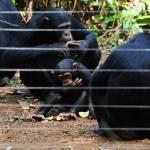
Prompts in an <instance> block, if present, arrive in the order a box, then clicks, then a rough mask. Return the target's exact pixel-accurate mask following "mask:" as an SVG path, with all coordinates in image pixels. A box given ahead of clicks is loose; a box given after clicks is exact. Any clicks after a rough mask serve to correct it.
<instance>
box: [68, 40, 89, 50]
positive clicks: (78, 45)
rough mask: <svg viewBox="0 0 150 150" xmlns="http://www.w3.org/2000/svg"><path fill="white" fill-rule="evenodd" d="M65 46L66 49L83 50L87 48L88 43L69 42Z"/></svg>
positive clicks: (84, 41)
mask: <svg viewBox="0 0 150 150" xmlns="http://www.w3.org/2000/svg"><path fill="white" fill-rule="evenodd" d="M66 46H67V47H68V48H75V49H84V48H88V42H87V41H86V40H80V41H69V42H67V43H66Z"/></svg>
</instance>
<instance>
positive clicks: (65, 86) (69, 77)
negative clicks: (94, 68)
mask: <svg viewBox="0 0 150 150" xmlns="http://www.w3.org/2000/svg"><path fill="white" fill-rule="evenodd" d="M52 57H53V58H54V59H55V55H52ZM56 59H57V56H56ZM45 61H46V60H45ZM45 61H44V62H42V61H41V60H38V61H37V62H35V63H34V65H33V63H31V62H29V63H28V64H26V65H25V66H24V68H26V67H27V68H33V67H34V68H40V67H41V65H42V68H43V66H45V68H46V65H47V67H48V64H49V67H48V68H51V63H49V62H51V61H50V59H49V60H47V63H46V62H45ZM44 63H45V64H44ZM38 65H40V66H38ZM53 68H54V67H53ZM55 69H56V70H55ZM20 76H21V80H22V82H23V83H24V84H25V86H27V88H30V87H34V88H35V89H34V88H33V89H32V88H31V89H29V90H30V91H31V93H32V94H33V96H35V97H36V98H39V99H41V100H42V101H43V105H55V104H60V105H62V104H63V105H66V107H64V109H65V110H64V111H66V112H73V113H75V112H78V111H84V110H87V109H88V97H89V95H88V94H89V92H88V90H87V89H86V88H85V89H84V87H87V86H88V84H89V81H90V78H91V73H90V71H89V70H88V69H87V68H86V67H85V66H84V65H83V64H81V63H77V62H76V61H75V60H73V59H69V58H66V59H62V60H60V61H59V62H58V63H57V64H56V65H55V68H54V72H50V71H49V72H48V71H44V72H41V71H39V72H35V71H34V70H33V71H31V72H21V75H20ZM38 87H39V89H36V88H38ZM45 88H48V89H45ZM71 88H72V89H71ZM73 88H74V89H73ZM58 97H61V98H60V99H59V98H58ZM67 105H72V106H70V107H67ZM77 105H80V106H81V107H79V106H77ZM82 105H86V106H83V107H82ZM50 108H51V107H50V106H41V107H40V108H39V109H38V110H37V111H36V112H35V114H34V115H33V116H32V118H34V119H37V120H41V119H42V118H43V117H44V116H45V115H46V114H47V112H48V111H49V110H50Z"/></svg>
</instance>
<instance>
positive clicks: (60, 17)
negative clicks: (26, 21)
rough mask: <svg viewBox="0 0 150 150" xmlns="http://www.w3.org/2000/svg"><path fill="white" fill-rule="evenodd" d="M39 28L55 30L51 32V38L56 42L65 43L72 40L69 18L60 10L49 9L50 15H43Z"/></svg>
mask: <svg viewBox="0 0 150 150" xmlns="http://www.w3.org/2000/svg"><path fill="white" fill-rule="evenodd" d="M39 26H40V28H46V29H55V30H54V31H51V38H53V39H54V40H55V42H56V40H57V41H59V42H63V43H66V42H68V41H71V40H72V39H73V37H72V34H71V32H70V29H71V19H70V16H69V15H68V14H67V13H66V12H65V11H64V10H62V9H58V8H56V9H54V10H53V9H50V13H46V14H43V15H42V17H41V20H40V24H39Z"/></svg>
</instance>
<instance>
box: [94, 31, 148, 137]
mask: <svg viewBox="0 0 150 150" xmlns="http://www.w3.org/2000/svg"><path fill="white" fill-rule="evenodd" d="M149 69H150V34H149V33H140V34H137V35H136V36H135V37H133V38H132V39H131V40H129V41H128V42H127V43H125V44H123V45H121V46H119V47H118V48H117V49H116V50H114V51H113V52H112V54H111V55H110V56H109V57H108V59H107V60H106V62H105V63H104V65H103V66H102V68H101V69H99V70H98V71H96V72H95V73H94V74H93V77H92V84H91V86H92V87H93V90H92V102H93V107H94V112H95V116H96V119H97V121H98V123H99V126H100V128H102V129H100V130H101V131H103V132H104V133H105V134H107V135H108V136H111V137H117V136H118V137H120V138H124V139H132V138H139V137H143V136H149V135H150V131H149V128H150V121H149V116H150V100H149V98H150V70H149ZM105 128H106V130H105ZM108 128H109V129H110V130H107V129H108ZM113 133H115V134H113Z"/></svg>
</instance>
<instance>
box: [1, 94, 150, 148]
mask: <svg viewBox="0 0 150 150" xmlns="http://www.w3.org/2000/svg"><path fill="white" fill-rule="evenodd" d="M25 99H26V98H25V96H23V95H22V94H21V95H14V94H13V95H11V94H6V93H5V94H4V93H2V94H0V107H1V109H0V150H33V149H36V150H37V149H38V150H128V149H129V150H149V149H150V140H149V139H143V140H134V141H113V140H111V139H109V138H106V137H103V136H99V135H97V134H95V133H94V132H93V130H94V128H95V126H96V125H97V122H96V120H93V119H88V118H77V120H69V121H42V122H35V121H24V120H22V119H16V118H18V116H26V115H28V114H30V113H31V112H32V111H34V109H35V108H32V109H29V110H28V111H27V110H23V107H22V106H23V105H21V104H20V103H18V100H21V101H24V100H25ZM27 100H28V99H27ZM27 100H26V101H27ZM30 101H31V100H30ZM16 116H17V117H16Z"/></svg>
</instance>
